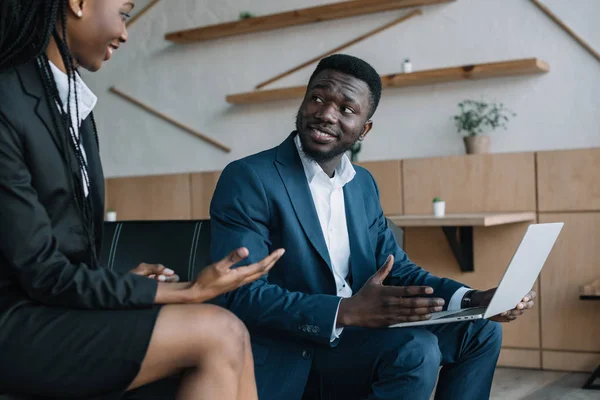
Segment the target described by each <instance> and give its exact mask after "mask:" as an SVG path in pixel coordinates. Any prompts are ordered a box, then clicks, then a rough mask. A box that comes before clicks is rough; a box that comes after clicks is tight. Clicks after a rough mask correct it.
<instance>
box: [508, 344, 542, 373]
mask: <svg viewBox="0 0 600 400" xmlns="http://www.w3.org/2000/svg"><path fill="white" fill-rule="evenodd" d="M540 353H541V351H540V350H526V349H511V348H503V349H502V351H501V352H500V358H499V359H498V366H500V367H515V368H531V369H540V368H542V360H541V354H540Z"/></svg>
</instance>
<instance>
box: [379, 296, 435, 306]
mask: <svg viewBox="0 0 600 400" xmlns="http://www.w3.org/2000/svg"><path fill="white" fill-rule="evenodd" d="M444 303H445V301H444V299H442V298H438V297H387V298H385V299H384V300H383V305H384V306H386V307H389V308H408V309H413V308H424V307H443V306H444Z"/></svg>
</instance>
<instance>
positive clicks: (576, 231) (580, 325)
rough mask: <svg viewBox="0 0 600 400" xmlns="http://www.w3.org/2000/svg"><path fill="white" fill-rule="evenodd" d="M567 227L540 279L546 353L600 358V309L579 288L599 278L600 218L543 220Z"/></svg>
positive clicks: (550, 216)
mask: <svg viewBox="0 0 600 400" xmlns="http://www.w3.org/2000/svg"><path fill="white" fill-rule="evenodd" d="M560 221H563V222H564V223H565V226H564V228H563V230H562V232H561V234H560V236H559V237H558V241H557V243H556V244H555V246H554V249H553V250H552V252H551V253H550V256H549V258H548V260H547V261H546V265H545V266H544V269H543V270H542V274H541V291H542V299H541V300H542V304H541V305H542V347H543V349H544V350H575V351H591V352H600V340H599V338H600V303H599V302H597V301H582V300H579V287H580V286H581V285H584V284H587V283H590V282H592V281H594V280H596V279H598V278H600V212H597V213H565V214H540V222H560Z"/></svg>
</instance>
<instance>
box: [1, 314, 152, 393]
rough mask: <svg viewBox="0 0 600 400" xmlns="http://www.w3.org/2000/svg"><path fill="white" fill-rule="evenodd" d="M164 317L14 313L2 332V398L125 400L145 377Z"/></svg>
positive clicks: (6, 316)
mask: <svg viewBox="0 0 600 400" xmlns="http://www.w3.org/2000/svg"><path fill="white" fill-rule="evenodd" d="M159 312H160V306H155V307H152V308H147V309H135V310H79V309H68V308H62V307H47V306H43V305H37V304H26V305H23V306H21V307H18V308H17V309H13V310H12V311H11V312H10V314H9V315H4V316H3V317H4V318H3V320H4V322H5V323H3V324H2V329H1V330H0V393H3V392H4V393H12V394H27V395H35V396H42V397H45V398H54V399H68V398H74V399H95V400H96V399H98V400H99V399H107V400H108V399H119V398H121V397H122V396H123V394H124V393H125V391H126V389H127V388H128V387H129V385H130V384H131V383H132V382H133V380H134V379H135V377H136V376H137V375H138V373H139V371H140V367H141V364H142V361H143V360H144V357H145V355H146V352H147V350H148V345H149V343H150V338H151V337H152V332H153V330H154V325H155V324H156V318H157V317H158V313H159Z"/></svg>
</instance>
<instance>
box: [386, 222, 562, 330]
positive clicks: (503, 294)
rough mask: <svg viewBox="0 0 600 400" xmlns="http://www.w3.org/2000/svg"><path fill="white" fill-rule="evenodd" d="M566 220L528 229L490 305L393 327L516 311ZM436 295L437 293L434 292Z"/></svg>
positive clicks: (462, 319)
mask: <svg viewBox="0 0 600 400" xmlns="http://www.w3.org/2000/svg"><path fill="white" fill-rule="evenodd" d="M563 225H564V223H562V222H556V223H549V224H532V225H529V227H528V228H527V232H525V236H523V239H522V240H521V243H520V244H519V247H518V248H517V251H516V252H515V254H514V255H513V258H512V260H511V261H510V264H509V265H508V268H507V269H506V271H505V272H504V276H503V277H502V280H501V281H500V284H499V285H498V289H497V290H496V293H494V296H493V297H492V301H491V302H490V304H489V305H488V306H487V307H473V308H466V309H462V310H456V311H441V312H437V313H432V314H431V319H428V320H424V321H416V322H402V323H399V324H394V325H390V328H399V327H405V326H419V325H433V324H446V323H449V322H457V321H465V320H473V319H481V318H490V317H493V316H495V315H498V314H501V313H503V312H505V311H508V310H512V309H513V308H515V307H516V306H517V304H519V303H520V302H521V300H522V299H523V297H525V295H526V294H527V293H529V291H530V290H531V289H532V288H533V285H534V283H535V281H536V279H537V277H538V275H539V274H540V272H541V271H542V267H543V266H544V263H545V262H546V259H547V258H548V255H549V254H550V251H551V250H552V247H553V246H554V243H555V242H556V239H557V238H558V235H559V234H560V231H561V230H562V228H563ZM434 296H435V293H434Z"/></svg>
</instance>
